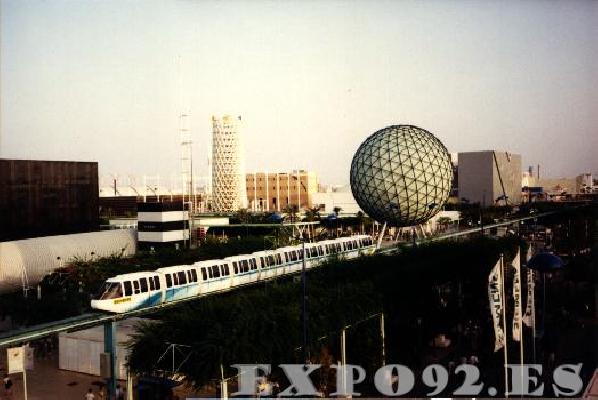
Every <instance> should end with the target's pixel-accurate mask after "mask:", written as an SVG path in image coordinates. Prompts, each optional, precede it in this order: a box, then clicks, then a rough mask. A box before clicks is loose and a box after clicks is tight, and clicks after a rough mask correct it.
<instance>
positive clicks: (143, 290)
mask: <svg viewBox="0 0 598 400" xmlns="http://www.w3.org/2000/svg"><path fill="white" fill-rule="evenodd" d="M139 285H140V286H141V293H146V292H147V278H139Z"/></svg>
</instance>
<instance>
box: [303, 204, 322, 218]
mask: <svg viewBox="0 0 598 400" xmlns="http://www.w3.org/2000/svg"><path fill="white" fill-rule="evenodd" d="M320 219H321V217H320V208H319V207H312V208H308V209H307V210H305V220H306V221H308V222H311V221H319V220H320Z"/></svg>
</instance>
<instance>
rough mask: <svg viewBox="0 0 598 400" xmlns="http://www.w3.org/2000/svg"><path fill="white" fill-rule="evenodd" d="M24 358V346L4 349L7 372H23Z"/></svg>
mask: <svg viewBox="0 0 598 400" xmlns="http://www.w3.org/2000/svg"><path fill="white" fill-rule="evenodd" d="M24 358H25V348H24V347H12V348H10V349H6V361H7V363H8V368H7V373H9V374H14V373H17V372H23V367H24V363H23V360H24Z"/></svg>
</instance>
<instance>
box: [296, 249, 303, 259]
mask: <svg viewBox="0 0 598 400" xmlns="http://www.w3.org/2000/svg"><path fill="white" fill-rule="evenodd" d="M297 255H298V256H299V259H300V260H303V250H297Z"/></svg>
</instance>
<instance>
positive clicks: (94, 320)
mask: <svg viewBox="0 0 598 400" xmlns="http://www.w3.org/2000/svg"><path fill="white" fill-rule="evenodd" d="M555 213H556V211H551V212H545V213H538V214H536V215H533V216H529V217H523V218H516V219H511V220H508V221H504V222H498V223H495V224H491V225H486V226H484V228H471V229H466V230H463V231H459V232H453V233H448V234H444V235H439V236H435V237H431V238H425V239H420V240H417V241H416V242H415V243H416V244H422V243H429V242H436V241H441V240H448V239H453V238H457V237H461V236H467V235H471V234H474V233H477V232H480V231H481V230H482V229H484V230H487V229H492V228H497V227H501V226H510V225H513V224H517V223H520V222H523V221H529V220H534V219H539V218H542V217H545V216H547V215H550V214H555ZM399 250H400V249H399V248H398V247H397V246H392V247H385V248H381V249H380V250H378V253H382V254H391V253H395V252H398V251H399ZM297 273H301V271H298V272H295V273H294V274H297ZM294 274H287V275H284V276H290V275H294ZM277 278H280V276H278V277H272V278H269V279H268V280H272V279H277ZM259 282H262V281H258V282H252V283H248V284H245V285H239V286H234V287H231V288H229V289H225V290H221V291H218V292H212V293H208V294H204V295H200V296H197V297H193V298H186V299H181V300H177V301H172V302H167V303H163V304H160V305H156V306H151V307H145V308H141V309H135V310H131V311H127V312H124V313H119V314H105V313H101V312H98V313H86V314H81V315H78V316H75V317H70V318H66V319H63V320H60V321H55V322H49V323H45V324H40V325H34V326H30V327H27V328H23V329H19V330H13V331H10V332H7V333H4V334H3V335H0V348H3V347H9V346H17V345H20V344H24V343H27V342H30V341H34V340H37V339H41V338H43V337H46V336H49V335H52V334H56V333H60V332H69V331H78V330H82V329H87V328H91V327H94V326H97V325H102V324H106V323H111V322H116V321H120V320H123V319H126V318H130V317H139V316H143V315H148V314H153V313H156V312H159V311H163V310H165V309H169V308H174V307H177V306H180V305H182V304H185V303H189V302H191V301H196V300H198V299H201V298H204V297H206V296H210V295H214V294H221V293H227V292H230V291H232V290H236V289H238V288H242V287H247V286H252V285H255V284H256V283H259Z"/></svg>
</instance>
